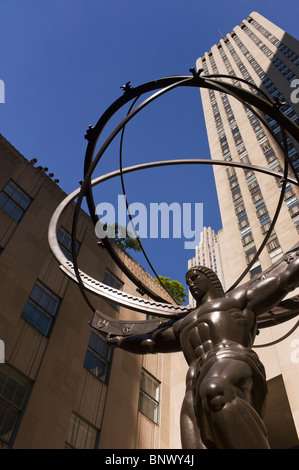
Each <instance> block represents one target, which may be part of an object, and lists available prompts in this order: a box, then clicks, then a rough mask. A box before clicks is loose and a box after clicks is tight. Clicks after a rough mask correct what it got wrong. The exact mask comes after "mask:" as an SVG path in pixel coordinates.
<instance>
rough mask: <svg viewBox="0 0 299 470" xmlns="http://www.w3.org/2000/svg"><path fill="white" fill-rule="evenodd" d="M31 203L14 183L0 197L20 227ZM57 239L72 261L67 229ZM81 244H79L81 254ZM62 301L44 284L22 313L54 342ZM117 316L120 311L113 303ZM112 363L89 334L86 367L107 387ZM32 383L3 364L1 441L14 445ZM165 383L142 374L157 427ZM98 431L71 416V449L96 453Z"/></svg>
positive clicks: (146, 410)
mask: <svg viewBox="0 0 299 470" xmlns="http://www.w3.org/2000/svg"><path fill="white" fill-rule="evenodd" d="M31 200H32V199H31V198H30V197H29V196H28V195H26V194H25V193H24V191H22V190H21V188H19V187H18V186H17V185H16V184H15V183H14V182H12V181H9V183H8V184H7V185H6V186H5V188H4V189H3V190H2V192H1V193H0V207H1V208H2V210H4V211H5V212H6V213H7V214H8V215H9V216H10V217H12V218H13V219H14V220H15V221H16V222H20V220H21V218H22V216H23V215H24V213H25V212H26V210H27V209H28V207H29V205H30V203H31ZM57 239H58V242H59V245H60V247H61V250H62V251H63V253H64V254H65V256H66V257H67V258H68V259H69V260H72V253H71V243H72V240H71V235H70V234H69V233H68V232H67V231H66V230H64V229H63V228H62V227H61V228H60V229H59V231H58V233H57ZM79 248H80V244H79V243H78V242H77V243H76V250H77V252H78V250H79ZM103 282H104V283H105V284H107V285H109V286H111V287H113V288H115V289H119V290H121V289H122V287H123V283H121V281H119V280H118V279H117V278H116V277H114V276H113V275H112V274H111V273H110V272H108V271H106V273H105V275H104V280H103ZM60 303H61V299H60V298H59V296H57V295H56V294H55V293H53V292H52V291H51V290H50V289H49V288H48V287H47V286H45V285H44V284H43V283H42V282H40V281H37V282H36V283H35V285H34V287H33V289H32V291H31V293H30V295H29V298H28V301H27V302H26V305H25V307H24V309H23V312H22V314H21V318H23V319H24V320H25V321H26V322H27V323H29V324H30V325H31V326H32V327H34V328H35V329H37V330H38V331H39V332H40V333H41V334H42V335H44V336H47V337H49V336H50V334H51V330H52V328H53V325H54V321H55V318H56V316H57V313H58V310H59V306H60ZM111 305H112V307H113V308H115V309H116V310H118V309H119V307H118V305H116V304H114V303H111ZM111 362H112V349H111V348H110V347H109V346H108V345H107V343H106V342H105V341H103V340H102V339H101V337H100V336H99V335H98V334H97V333H96V332H94V331H93V330H92V331H91V333H90V338H89V343H88V347H87V350H86V354H85V358H84V362H83V366H84V367H85V368H86V369H87V370H88V371H90V372H91V373H92V374H94V375H95V376H96V377H97V378H98V379H100V380H101V381H102V382H104V383H105V384H107V383H108V379H109V372H110V368H111ZM31 386H32V383H31V381H30V380H29V379H28V378H27V377H26V376H24V375H23V374H21V373H20V372H18V371H17V370H15V369H14V368H13V367H10V366H9V365H8V364H2V365H1V368H0V439H2V440H4V441H5V442H8V443H9V442H10V440H11V439H12V437H13V434H14V432H15V429H16V424H17V422H18V419H19V417H20V415H21V412H22V410H23V408H24V405H25V402H26V399H27V398H28V395H29V392H30V388H31ZM159 390H160V383H159V382H158V381H156V380H155V379H154V378H153V377H152V376H150V375H149V374H148V373H147V372H146V371H142V378H141V386H140V400H139V411H141V412H142V413H143V414H145V415H146V416H147V417H148V418H149V419H151V420H152V421H153V422H154V423H158V416H159V393H160V392H159ZM97 436H98V430H97V429H96V428H95V427H94V426H92V425H90V424H89V423H87V422H86V421H85V420H84V419H83V418H82V417H79V416H78V415H76V414H73V415H72V418H71V422H70V426H69V432H68V436H67V443H66V447H71V448H93V447H95V445H96V442H97Z"/></svg>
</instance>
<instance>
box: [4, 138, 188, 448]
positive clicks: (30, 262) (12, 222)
mask: <svg viewBox="0 0 299 470" xmlns="http://www.w3.org/2000/svg"><path fill="white" fill-rule="evenodd" d="M65 196H66V195H65V193H64V192H63V191H62V190H61V189H60V188H59V186H58V185H57V183H56V182H54V181H53V179H52V178H51V177H50V176H49V175H47V174H46V171H45V169H43V168H41V167H38V166H37V164H36V163H35V162H34V161H28V160H27V159H26V158H24V157H23V156H22V155H21V154H20V153H19V152H18V151H17V150H16V149H15V148H14V147H13V146H12V145H11V144H10V143H9V142H8V141H7V140H6V139H5V138H4V137H3V136H0V339H1V344H3V343H4V346H5V362H4V363H1V364H0V447H1V448H13V449H63V448H84V449H89V448H97V449H140V448H145V449H159V448H166V449H169V448H179V447H180V427H179V410H180V404H181V402H182V399H183V396H184V374H185V370H186V366H185V361H184V358H183V356H182V355H180V354H174V355H151V356H138V355H133V354H129V353H127V352H125V351H121V350H111V349H110V348H109V347H107V344H106V343H105V342H104V341H103V340H102V339H101V338H100V337H99V336H98V334H97V333H96V332H95V331H94V330H92V329H91V327H90V325H89V321H90V320H91V318H92V315H93V312H92V310H91V309H90V308H89V307H88V305H87V303H86V302H85V300H84V299H83V297H82V295H81V293H80V291H79V289H78V286H77V284H76V283H74V282H73V281H71V280H70V279H69V278H67V276H65V274H64V273H63V272H62V271H61V270H60V268H59V266H58V263H57V261H56V260H55V258H54V256H53V254H52V252H51V250H50V247H49V244H48V235H47V231H48V225H49V221H50V219H51V217H52V214H53V212H54V210H55V209H56V207H57V206H58V204H59V203H60V202H61V201H62V200H63V199H64V198H65ZM71 224H72V208H69V209H68V210H66V211H65V213H64V214H63V216H62V218H61V226H60V227H59V231H58V240H59V243H60V246H61V248H62V250H63V251H64V253H65V255H66V256H67V257H71V253H70V243H71V241H70V240H71V239H70V232H71V227H72V225H71ZM77 233H78V240H77V249H78V262H79V266H80V269H83V270H84V271H85V272H87V273H89V274H90V275H91V276H93V277H95V278H97V279H98V280H100V281H102V282H104V283H106V284H108V285H110V286H113V287H116V288H118V289H123V290H124V291H125V292H127V293H131V294H133V295H138V294H136V286H135V285H134V284H133V283H132V282H131V281H129V280H128V279H127V278H125V277H124V275H123V273H122V272H121V270H120V269H119V268H118V267H117V265H116V264H115V263H114V262H113V261H112V260H111V258H110V257H109V256H108V253H107V252H106V251H105V250H104V249H102V248H100V247H99V246H98V245H97V242H98V239H97V237H96V235H95V233H94V227H93V225H92V223H91V221H90V218H89V216H88V215H87V214H86V213H84V212H83V211H82V212H81V214H80V222H79V227H78V232H77ZM120 255H121V256H122V257H123V258H124V260H125V262H126V264H127V265H130V267H131V269H132V271H134V272H135V274H136V275H138V276H139V279H143V281H144V282H145V283H146V284H147V285H148V286H150V287H151V288H152V289H154V290H155V291H156V293H157V294H159V295H162V291H161V287H160V285H159V284H158V283H157V282H156V281H155V280H154V279H153V278H152V277H151V276H150V275H149V274H148V273H147V272H146V271H145V270H144V269H143V268H142V267H141V266H140V265H139V264H138V263H136V262H135V261H134V260H133V258H131V257H130V256H129V255H127V254H126V253H125V252H123V251H121V252H120ZM162 296H163V297H164V298H165V292H164V291H163V295H162ZM89 297H90V300H91V302H92V303H93V305H95V308H96V309H98V310H101V311H102V312H103V313H105V314H107V315H109V316H111V317H115V318H119V319H124V320H125V319H127V320H132V319H144V318H143V315H141V314H137V313H134V312H132V311H129V310H127V309H125V308H123V307H121V308H119V307H118V306H117V305H115V304H111V303H109V302H107V301H105V300H103V299H100V298H96V297H93V296H92V295H90V296H89ZM169 301H171V299H169Z"/></svg>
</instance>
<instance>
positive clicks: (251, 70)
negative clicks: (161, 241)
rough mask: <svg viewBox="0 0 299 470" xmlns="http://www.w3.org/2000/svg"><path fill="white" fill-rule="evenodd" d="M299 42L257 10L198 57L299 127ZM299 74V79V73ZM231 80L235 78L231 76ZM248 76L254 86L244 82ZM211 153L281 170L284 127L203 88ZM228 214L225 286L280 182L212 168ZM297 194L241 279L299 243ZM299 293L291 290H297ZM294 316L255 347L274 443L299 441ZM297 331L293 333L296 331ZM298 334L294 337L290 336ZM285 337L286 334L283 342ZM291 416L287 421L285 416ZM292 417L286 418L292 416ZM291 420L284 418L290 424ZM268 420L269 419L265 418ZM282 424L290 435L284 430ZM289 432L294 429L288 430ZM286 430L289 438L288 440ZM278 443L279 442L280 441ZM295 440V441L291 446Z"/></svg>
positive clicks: (264, 226) (289, 192) (255, 237)
mask: <svg viewBox="0 0 299 470" xmlns="http://www.w3.org/2000/svg"><path fill="white" fill-rule="evenodd" d="M298 64H299V42H298V41H297V40H296V39H294V38H293V37H292V36H290V35H289V34H288V33H287V32H285V31H283V30H282V29H281V28H279V27H278V26H276V25H274V24H273V23H271V22H270V21H269V20H267V19H266V18H264V17H263V16H261V15H260V14H258V13H256V12H253V13H251V14H250V15H249V17H248V18H247V19H246V20H243V21H242V23H241V24H240V25H239V26H236V27H235V28H234V29H233V31H232V32H231V33H229V34H227V35H226V36H225V37H224V36H223V37H222V39H221V40H220V41H219V43H218V44H216V45H214V46H212V47H211V49H210V51H208V52H206V53H205V54H204V55H203V56H202V57H201V58H199V59H198V60H197V64H196V66H197V69H198V70H200V69H202V72H201V73H202V75H214V74H222V75H227V76H228V78H225V77H222V78H221V79H218V80H223V81H227V82H229V83H233V84H235V85H236V86H239V87H245V88H247V89H249V90H250V91H253V92H254V93H259V91H258V90H256V89H254V88H253V87H252V86H251V85H255V86H257V87H258V88H259V90H260V91H262V92H264V93H266V94H267V95H268V96H269V97H270V98H271V99H272V101H273V103H274V102H275V100H277V105H279V106H280V107H281V110H282V111H283V112H284V113H285V114H287V115H288V117H289V118H291V119H292V120H293V121H294V122H295V123H296V124H297V125H298V124H299V118H298V114H299V103H298V102H299V100H298V99H297V95H298V91H296V90H295V86H297V85H298V83H299V81H298V79H297V77H298ZM296 75H297V77H296ZM230 77H231V78H230ZM237 78H241V79H245V80H246V81H248V82H249V84H245V83H243V82H242V83H241V82H240V81H239V80H237ZM201 96H202V103H203V110H204V115H205V121H206V128H207V134H208V141H209V146H210V152H211V158H212V159H217V160H225V161H227V162H230V161H235V162H242V163H245V164H249V165H250V164H252V165H256V166H260V167H264V168H269V169H272V170H275V171H278V172H282V171H283V166H284V157H283V153H282V150H281V147H280V146H279V143H280V142H281V140H282V136H281V133H280V127H279V126H278V124H277V123H276V121H275V120H273V119H271V118H270V117H269V116H264V118H265V119H266V120H267V122H268V125H269V126H270V128H271V129H272V131H273V132H274V134H275V136H276V137H277V140H276V139H275V138H274V137H273V136H272V135H271V133H270V132H269V131H268V129H267V128H266V127H265V126H263V125H262V124H261V122H260V120H259V119H258V118H257V117H256V115H255V114H253V113H252V112H251V110H250V109H248V107H246V106H245V105H243V104H242V103H241V102H239V101H237V100H236V99H235V98H233V97H231V96H229V95H227V94H226V93H220V92H215V91H213V90H207V89H201ZM287 145H288V154H289V157H290V159H291V161H292V167H291V170H292V171H291V172H290V173H292V172H293V173H294V172H298V171H299V152H298V150H299V147H298V143H296V142H294V141H293V140H292V139H291V138H290V137H289V136H288V137H287ZM213 168H214V175H215V182H216V188H217V193H218V199H219V207H220V213H221V218H222V227H223V228H222V230H221V231H220V232H219V234H218V235H219V244H220V252H221V258H222V263H223V273H224V279H225V283H226V289H229V288H230V286H231V285H233V284H234V282H235V281H236V280H237V279H238V278H239V276H240V274H241V273H242V272H243V271H244V270H245V269H246V268H247V266H248V264H249V263H250V262H251V261H252V260H253V257H254V256H255V253H256V252H257V250H258V248H259V247H260V246H261V244H262V242H263V240H264V237H265V235H266V234H267V233H268V232H269V228H270V225H271V222H272V221H273V217H274V214H275V210H276V207H277V203H278V201H279V197H280V195H281V180H280V178H274V177H272V176H269V175H266V174H262V173H260V172H257V171H252V169H250V168H248V169H237V168H235V167H232V166H227V167H224V166H214V167H213ZM298 232H299V192H298V187H297V186H294V185H293V186H292V185H290V184H287V186H286V191H285V195H284V202H283V204H282V207H281V211H280V215H279V218H278V220H277V222H276V224H275V227H274V230H273V232H272V233H271V235H270V237H269V239H268V242H267V244H266V247H265V249H264V250H263V251H262V252H261V254H260V256H259V258H258V259H257V260H256V262H255V263H254V265H252V266H251V269H250V271H249V273H248V274H247V275H246V277H245V278H244V280H243V281H242V282H245V281H247V280H249V279H250V278H251V277H253V276H254V275H256V274H258V273H259V272H261V271H263V270H265V269H266V268H268V267H269V266H271V264H272V263H274V262H275V261H276V260H278V259H279V258H280V257H281V256H283V253H285V252H286V251H287V250H288V249H290V248H291V247H292V246H293V245H294V244H295V243H296V242H297V241H298ZM297 293H298V292H296V291H295V292H292V293H291V295H292V296H293V295H295V294H297ZM295 322H296V321H291V322H287V323H286V324H284V325H280V326H275V327H272V328H269V329H266V330H262V331H261V333H260V335H259V336H258V337H257V339H256V342H255V345H254V347H255V348H257V347H260V349H257V353H258V354H259V356H260V358H261V360H262V362H263V364H264V365H265V369H266V375H267V380H268V388H269V402H268V410H269V414H268V419H269V422H268V423H267V427H268V429H269V430H270V432H274V433H276V436H277V438H278V440H277V441H276V442H270V444H271V446H273V447H275V446H278V447H282V446H283V444H282V441H283V440H284V439H285V445H286V447H289V446H292V445H293V446H297V445H298V438H295V441H296V439H297V444H296V443H294V437H293V438H291V437H290V436H291V435H293V436H294V433H293V431H294V427H295V428H296V433H297V434H298V433H299V404H298V385H299V381H298V376H299V358H297V355H298V348H297V349H296V345H298V344H299V333H298V330H296V329H295V330H294V329H293V328H294V326H295ZM292 329H293V330H292ZM292 331H295V332H293V334H292V335H290V333H291V332H292ZM281 338H286V339H285V340H284V341H280V339H281ZM284 417H285V418H284ZM286 417H287V418H286ZM284 419H285V421H284ZM266 421H267V420H266ZM281 429H283V430H284V432H283V433H282V432H281ZM286 429H288V430H289V431H286ZM287 434H288V437H286V436H287ZM274 441H275V439H274ZM291 442H292V444H290V443H291Z"/></svg>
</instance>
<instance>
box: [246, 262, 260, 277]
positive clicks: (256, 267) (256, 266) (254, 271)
mask: <svg viewBox="0 0 299 470" xmlns="http://www.w3.org/2000/svg"><path fill="white" fill-rule="evenodd" d="M260 272H262V267H261V265H260V262H259V261H256V262H255V263H254V265H253V266H252V268H251V269H250V271H249V274H250V277H253V276H255V275H256V274H258V273H260Z"/></svg>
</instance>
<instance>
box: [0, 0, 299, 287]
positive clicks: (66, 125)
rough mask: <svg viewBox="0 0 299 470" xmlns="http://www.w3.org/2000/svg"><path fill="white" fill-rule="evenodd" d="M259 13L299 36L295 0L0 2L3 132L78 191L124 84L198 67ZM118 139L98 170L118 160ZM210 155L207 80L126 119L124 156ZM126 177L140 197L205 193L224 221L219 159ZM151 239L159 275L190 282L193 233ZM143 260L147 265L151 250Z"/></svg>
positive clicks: (127, 161) (109, 190) (202, 198)
mask: <svg viewBox="0 0 299 470" xmlns="http://www.w3.org/2000/svg"><path fill="white" fill-rule="evenodd" d="M252 11H258V12H259V13H260V14H262V15H263V16H265V17H267V18H268V19H269V20H271V21H272V22H273V23H275V24H277V25H278V26H280V27H281V28H283V29H285V30H286V31H288V32H289V33H290V34H291V35H293V36H294V37H297V38H298V33H297V31H298V13H299V7H298V2H297V1H296V0H285V1H284V2H283V4H282V3H281V2H278V1H273V0H272V1H268V0H259V1H234V0H228V1H226V2H220V1H218V0H217V1H214V2H206V1H201V0H184V1H183V0H159V1H158V0H13V1H12V0H0V44H1V47H0V79H1V80H3V81H4V83H5V103H4V104H0V132H1V133H2V134H3V135H4V137H6V138H7V139H8V140H9V141H10V142H11V143H12V144H13V145H14V146H15V147H16V148H17V149H18V150H19V151H20V152H21V153H22V154H23V155H24V156H25V157H26V158H27V159H29V160H30V159H31V158H37V159H38V165H42V166H44V167H47V168H49V172H52V173H54V175H55V178H58V179H59V180H60V183H59V185H60V186H61V188H62V189H63V190H64V191H65V192H66V193H70V192H72V191H73V190H74V189H76V188H77V187H78V181H79V180H80V179H82V176H83V161H84V155H85V150H86V144H87V141H86V140H85V138H84V135H85V132H86V129H87V128H88V126H89V125H95V124H96V122H97V121H98V119H99V118H100V116H101V115H102V113H103V112H104V111H105V110H106V108H107V107H108V106H110V104H112V102H114V101H115V100H116V99H117V98H118V97H119V96H121V94H122V90H121V89H120V87H121V85H123V84H125V83H126V82H128V81H131V84H132V86H138V85H141V84H142V83H145V82H148V81H151V80H154V79H157V78H162V77H164V76H168V75H180V74H189V73H190V72H189V69H190V68H191V67H194V66H195V61H196V59H197V58H198V57H200V56H201V55H203V54H204V52H206V51H207V50H209V49H210V47H211V46H212V45H213V44H216V43H217V42H218V41H219V40H220V38H221V33H222V34H224V35H226V34H227V33H229V32H231V31H232V29H233V27H234V26H236V25H237V24H240V23H241V22H242V20H243V19H244V18H247V17H248V15H249V14H250V13H251V12H252ZM126 112H127V108H126V110H124V111H123V113H126ZM124 115H125V114H122V115H121V116H118V117H117V119H115V120H114V121H113V122H111V126H108V128H107V131H106V132H107V134H105V135H108V133H109V131H111V130H112V129H113V128H114V126H115V125H116V124H117V123H118V122H119V121H120V119H122V118H123V116H124ZM118 143H119V141H116V142H115V143H114V144H113V145H112V146H111V149H109V152H107V155H106V154H105V155H104V157H103V160H102V161H101V163H100V165H99V167H98V168H97V170H96V171H95V173H94V177H95V176H99V175H101V174H104V173H106V172H108V171H111V170H114V169H117V168H118ZM208 156H209V148H208V143H207V137H206V130H205V124H204V121H203V115H202V109H201V101H200V93H199V91H198V90H196V89H186V90H182V89H178V90H176V91H173V92H171V94H168V95H166V96H164V97H162V98H161V99H160V100H159V101H158V102H155V103H153V104H152V105H151V106H150V107H148V108H146V109H145V110H143V111H142V112H141V113H140V114H139V115H138V116H137V118H135V119H134V120H133V121H131V122H130V123H129V125H128V126H127V129H126V133H125V140H124V150H123V159H124V161H123V164H124V166H129V165H132V164H136V163H142V162H149V161H155V160H164V159H171V158H207V157H208ZM125 183H126V189H127V195H128V201H129V202H143V203H144V204H149V203H150V202H159V203H160V202H167V203H168V204H170V203H172V202H179V203H183V202H188V203H192V204H194V203H195V202H200V203H203V217H204V220H203V221H204V225H206V226H211V227H212V228H214V230H216V231H217V230H219V229H220V228H221V219H220V215H219V211H218V203H217V196H216V191H215V185H214V180H213V176H212V167H206V166H205V167H202V166H201V167H199V166H196V167H195V166H186V167H176V168H164V169H163V170H161V169H160V170H151V171H147V172H143V173H138V174H135V175H130V176H129V175H128V176H127V177H126V178H125ZM117 194H121V186H120V184H119V180H117V181H114V182H111V183H107V184H105V185H103V186H102V187H101V188H99V189H97V190H96V191H95V201H96V203H100V202H103V201H107V202H113V201H114V200H115V196H116V195H117ZM143 243H144V247H145V249H146V252H147V255H148V257H149V258H150V260H151V262H152V264H153V265H154V267H155V269H156V271H157V272H158V273H159V274H160V275H165V276H169V277H170V278H171V279H177V280H179V281H181V282H183V283H184V276H185V272H186V270H187V260H188V259H189V258H190V257H192V256H193V254H194V252H193V250H186V249H184V240H173V239H169V240H162V239H158V240H150V239H146V240H144V239H143ZM137 260H138V261H139V262H140V263H141V264H142V265H143V266H144V267H145V268H146V269H148V266H147V264H146V262H145V261H144V259H143V258H142V257H139V256H137ZM149 272H151V271H149Z"/></svg>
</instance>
